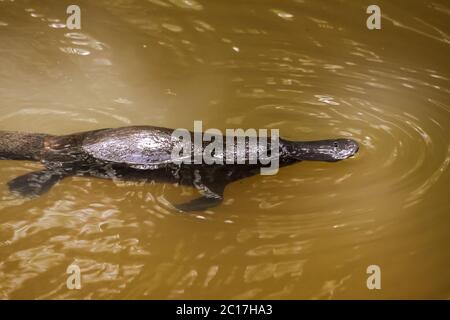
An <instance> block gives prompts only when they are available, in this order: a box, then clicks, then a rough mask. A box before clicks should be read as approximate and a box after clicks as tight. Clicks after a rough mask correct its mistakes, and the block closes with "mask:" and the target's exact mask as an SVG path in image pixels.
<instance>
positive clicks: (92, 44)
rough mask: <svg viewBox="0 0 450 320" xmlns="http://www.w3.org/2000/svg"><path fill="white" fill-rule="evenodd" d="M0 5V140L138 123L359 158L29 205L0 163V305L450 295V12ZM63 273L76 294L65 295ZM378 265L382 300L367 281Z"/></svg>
mask: <svg viewBox="0 0 450 320" xmlns="http://www.w3.org/2000/svg"><path fill="white" fill-rule="evenodd" d="M377 3H378V4H379V6H380V7H381V10H382V16H383V19H382V29H381V30H377V31H369V30H368V29H367V28H366V18H367V16H368V15H367V14H366V7H367V6H368V5H369V3H367V2H365V1H354V0H351V1H350V0H346V1H344V0H341V1H312V0H304V1H303V0H291V1H288V0H286V1H274V0H264V1H260V0H258V1H256V0H254V1H228V0H226V1H225V0H220V1H206V0H148V1H132V0H115V1H111V0H109V1H106V0H98V1H86V0H78V1H77V4H78V5H79V6H80V8H81V11H82V28H81V30H68V29H67V28H65V20H66V14H65V12H66V8H67V6H68V5H69V4H72V3H71V2H68V1H50V0H46V1H44V0H40V1H37V0H23V1H18V0H16V1H12V0H8V1H6V0H2V1H0V39H1V44H0V97H1V99H0V110H1V114H0V129H1V130H20V131H29V132H44V133H51V134H64V133H71V132H76V131H83V130H93V129H98V128H105V127H119V126H128V125H139V124H149V125H156V126H164V127H172V128H178V127H182V128H188V129H192V126H193V121H194V120H203V122H204V126H205V128H211V127H212V128H219V129H221V130H223V129H225V128H239V127H241V128H278V129H280V132H281V135H282V136H284V137H286V138H289V139H297V140H310V139H325V138H332V137H344V138H345V137H348V138H352V139H355V140H357V141H358V142H359V143H360V146H361V148H360V152H359V154H358V155H357V156H356V157H355V158H352V159H349V160H346V161H342V162H338V163H317V162H316V163H306V162H304V163H300V164H297V165H294V166H291V167H288V168H283V169H282V170H280V172H279V173H278V174H277V175H276V176H255V177H252V178H249V179H246V180H243V181H239V182H237V183H234V184H232V185H230V186H228V188H227V189H226V192H225V197H226V200H225V202H224V204H223V205H221V206H219V207H217V208H214V209H212V210H210V211H207V212H202V213H195V214H189V215H183V214H178V213H176V212H174V211H173V210H172V209H171V207H170V205H169V203H171V202H176V203H177V202H181V201H183V200H186V199H188V198H190V197H194V196H195V191H194V190H192V189H191V188H186V187H177V186H172V185H163V184H130V183H119V182H114V181H106V180H96V179H92V178H80V177H72V178H68V179H65V180H64V181H63V182H61V183H60V184H58V185H57V186H56V187H54V188H53V189H52V190H51V192H49V193H47V194H45V195H44V196H42V197H40V198H38V199H31V200H30V199H21V198H18V197H16V196H14V195H11V194H10V192H9V191H8V189H7V186H6V183H7V181H9V180H10V179H13V178H15V177H17V176H18V175H21V174H24V173H26V172H30V171H33V170H38V169H39V168H41V165H40V164H39V163H32V162H25V161H2V162H1V163H0V297H1V298H5V299H6V298H46V299H47V298H50V299H51V298H81V299H86V298H99V299H111V298H114V299H117V298H119V299H122V298H138V299H152V298H176V299H181V298H183V299H185V298H186V299H188V298H225V299H228V298H250V299H260V298H264V299H272V298H275V299H281V298H285V299H286V298H287V299H305V298H307V299H310V298H320V299H327V298H331V299H337V298H340V299H342V298H344V299H345V298H370V299H372V298H447V299H448V298H450V273H449V267H450V252H449V250H448V244H449V243H450V231H449V227H450V202H449V198H448V194H449V192H448V190H449V189H448V186H449V182H450V175H449V170H448V166H449V162H450V105H449V97H450V95H449V93H450V83H449V81H450V65H449V56H450V24H449V21H450V20H449V18H450V17H449V15H450V6H449V4H448V2H447V1H444V0H439V1H435V0H433V1H408V2H406V1H377ZM70 264H77V265H79V266H80V268H81V272H82V288H81V290H68V289H67V287H66V279H67V274H66V269H67V267H68V266H69V265H70ZM372 264H375V265H379V266H380V267H381V271H382V289H381V290H374V291H370V290H368V289H367V287H366V279H367V276H368V275H367V274H366V268H367V267H368V266H369V265H372Z"/></svg>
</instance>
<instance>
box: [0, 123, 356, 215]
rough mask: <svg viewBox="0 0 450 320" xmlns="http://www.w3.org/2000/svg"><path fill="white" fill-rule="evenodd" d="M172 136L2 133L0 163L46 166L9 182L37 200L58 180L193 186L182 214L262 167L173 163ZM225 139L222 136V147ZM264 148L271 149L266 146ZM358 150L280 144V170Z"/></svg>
mask: <svg viewBox="0 0 450 320" xmlns="http://www.w3.org/2000/svg"><path fill="white" fill-rule="evenodd" d="M172 132H173V129H167V128H160V127H151V126H135V127H122V128H114V129H101V130H95V131H87V132H80V133H75V134H70V135H64V136H54V135H47V134H36V133H21V132H10V131H0V159H2V160H34V161H40V162H41V163H42V164H43V165H44V166H45V168H44V169H43V170H41V171H35V172H31V173H27V174H25V175H23V176H20V177H17V178H15V179H13V180H11V181H9V182H8V186H9V188H10V190H11V191H13V192H16V193H19V194H20V195H22V196H27V197H32V196H39V195H41V194H43V193H45V192H46V191H48V190H50V189H51V187H52V186H53V185H55V184H56V183H57V182H58V181H60V180H62V179H63V178H65V177H68V176H73V175H78V176H92V177H99V178H109V179H121V180H146V181H156V182H166V183H178V184H181V185H190V186H194V187H195V188H197V190H198V191H199V192H200V193H201V195H202V196H201V197H199V198H196V199H194V200H191V201H189V202H187V203H183V204H178V205H174V206H175V207H176V208H178V209H179V210H181V211H185V212H188V211H201V210H205V209H208V208H211V207H214V206H217V205H218V204H220V203H221V202H222V200H223V193H224V189H225V187H226V186H227V185H228V184H229V183H231V182H234V181H237V180H240V179H243V178H246V177H249V176H252V175H255V174H258V173H259V171H260V168H261V167H263V166H264V165H262V164H260V163H259V161H258V163H257V164H249V163H248V162H246V163H245V164H236V163H234V164H226V162H224V163H223V164H194V163H192V164H181V165H180V164H177V163H174V162H173V161H171V154H172V149H173V146H174V138H173V137H172ZM191 136H193V133H191ZM225 139H226V137H223V141H224V146H225V145H226V144H225V141H226V140H225ZM191 141H193V139H192V140H191ZM269 141H270V140H269ZM246 145H247V146H248V142H246ZM205 146H206V145H204V146H203V148H204V147H205ZM263 147H264V148H268V149H270V143H269V144H268V146H263ZM260 148H261V146H259V145H257V146H256V147H255V146H248V157H249V158H250V157H251V154H252V153H254V154H255V155H256V154H258V152H261V151H262V150H259V149H260ZM236 149H237V148H236ZM357 151H358V144H357V143H356V142H355V141H353V140H350V139H334V140H320V141H305V142H302V141H289V140H285V139H280V140H279V166H280V167H283V166H286V165H290V164H293V163H296V162H299V161H303V160H309V161H314V160H315V161H329V162H331V161H339V160H343V159H347V158H349V157H351V156H353V155H354V154H355V153H356V152H357ZM236 152H237V151H236Z"/></svg>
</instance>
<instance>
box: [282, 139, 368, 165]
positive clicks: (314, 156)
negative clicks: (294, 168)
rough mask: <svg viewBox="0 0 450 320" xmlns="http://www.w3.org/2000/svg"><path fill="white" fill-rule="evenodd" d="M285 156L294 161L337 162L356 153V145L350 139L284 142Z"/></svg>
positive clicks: (357, 147)
mask: <svg viewBox="0 0 450 320" xmlns="http://www.w3.org/2000/svg"><path fill="white" fill-rule="evenodd" d="M286 142H287V143H286V144H285V146H286V148H285V152H286V153H287V154H286V156H287V157H289V158H291V159H295V160H309V161H329V162H333V161H339V160H344V159H347V158H349V157H351V156H353V155H354V154H356V153H357V152H358V149H359V146H358V143H357V142H356V141H354V140H351V139H335V140H318V141H286Z"/></svg>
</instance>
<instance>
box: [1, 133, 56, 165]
mask: <svg viewBox="0 0 450 320" xmlns="http://www.w3.org/2000/svg"><path fill="white" fill-rule="evenodd" d="M48 136H49V135H47V134H40V133H23V132H14V131H0V160H40V158H41V153H42V151H43V149H44V139H45V138H46V137H48Z"/></svg>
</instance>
